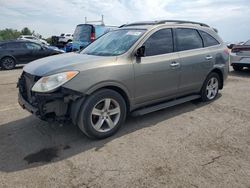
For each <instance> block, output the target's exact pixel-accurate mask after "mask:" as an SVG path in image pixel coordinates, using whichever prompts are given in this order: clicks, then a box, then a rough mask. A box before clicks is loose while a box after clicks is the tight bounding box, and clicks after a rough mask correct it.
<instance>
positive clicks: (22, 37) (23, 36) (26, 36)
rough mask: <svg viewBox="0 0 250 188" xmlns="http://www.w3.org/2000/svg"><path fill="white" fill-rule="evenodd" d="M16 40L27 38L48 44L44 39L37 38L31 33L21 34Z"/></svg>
mask: <svg viewBox="0 0 250 188" xmlns="http://www.w3.org/2000/svg"><path fill="white" fill-rule="evenodd" d="M18 40H28V41H31V42H35V43H39V44H44V45H49V43H48V42H47V41H46V40H43V39H39V38H37V37H35V36H33V35H21V36H20V37H18Z"/></svg>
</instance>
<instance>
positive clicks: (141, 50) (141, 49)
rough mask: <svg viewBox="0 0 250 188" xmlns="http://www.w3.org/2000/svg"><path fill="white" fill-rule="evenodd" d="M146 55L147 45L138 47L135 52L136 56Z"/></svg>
mask: <svg viewBox="0 0 250 188" xmlns="http://www.w3.org/2000/svg"><path fill="white" fill-rule="evenodd" d="M144 55H145V46H141V47H140V48H138V49H137V51H136V52H135V56H136V57H144Z"/></svg>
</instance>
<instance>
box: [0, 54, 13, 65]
mask: <svg viewBox="0 0 250 188" xmlns="http://www.w3.org/2000/svg"><path fill="white" fill-rule="evenodd" d="M6 57H9V58H11V59H13V60H14V61H15V63H16V59H15V58H14V57H12V56H10V55H6V56H3V57H2V58H1V59H0V63H1V62H2V60H3V59H4V58H6Z"/></svg>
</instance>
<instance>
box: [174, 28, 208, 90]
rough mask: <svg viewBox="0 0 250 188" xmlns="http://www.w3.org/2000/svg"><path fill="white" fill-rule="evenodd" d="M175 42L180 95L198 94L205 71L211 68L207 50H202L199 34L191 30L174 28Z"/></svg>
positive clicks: (205, 74)
mask: <svg viewBox="0 0 250 188" xmlns="http://www.w3.org/2000/svg"><path fill="white" fill-rule="evenodd" d="M175 41H176V48H177V51H178V55H179V58H180V67H181V68H180V85H179V89H178V93H179V94H180V95H186V94H191V93H194V92H199V90H200V89H201V87H202V84H203V81H204V79H205V77H206V76H207V71H208V70H210V69H211V68H212V67H213V57H212V55H211V52H210V51H209V49H204V48H203V40H202V38H201V36H200V34H199V32H198V31H197V30H195V29H192V28H176V29H175Z"/></svg>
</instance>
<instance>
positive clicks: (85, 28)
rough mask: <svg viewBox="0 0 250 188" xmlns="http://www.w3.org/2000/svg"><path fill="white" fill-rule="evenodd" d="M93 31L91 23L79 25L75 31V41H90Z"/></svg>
mask: <svg viewBox="0 0 250 188" xmlns="http://www.w3.org/2000/svg"><path fill="white" fill-rule="evenodd" d="M91 31H92V26H91V25H78V26H77V27H76V30H75V32H74V35H73V36H74V37H73V40H74V41H82V42H89V41H90V34H91Z"/></svg>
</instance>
